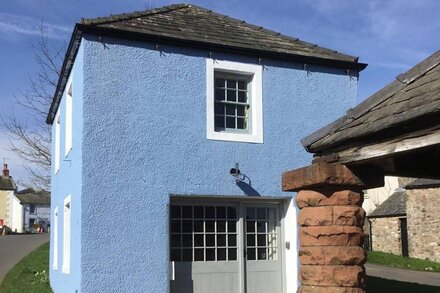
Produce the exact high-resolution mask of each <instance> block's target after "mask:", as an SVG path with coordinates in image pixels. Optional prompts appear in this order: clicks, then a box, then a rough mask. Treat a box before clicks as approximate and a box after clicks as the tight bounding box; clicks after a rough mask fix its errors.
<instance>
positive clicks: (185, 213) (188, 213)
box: [182, 206, 193, 219]
mask: <svg viewBox="0 0 440 293" xmlns="http://www.w3.org/2000/svg"><path fill="white" fill-rule="evenodd" d="M192 217H193V216H192V206H182V218H188V219H191V218H192Z"/></svg>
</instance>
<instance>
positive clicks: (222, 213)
mask: <svg viewBox="0 0 440 293" xmlns="http://www.w3.org/2000/svg"><path fill="white" fill-rule="evenodd" d="M217 219H226V207H217Z"/></svg>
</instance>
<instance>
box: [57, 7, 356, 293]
mask: <svg viewBox="0 0 440 293" xmlns="http://www.w3.org/2000/svg"><path fill="white" fill-rule="evenodd" d="M146 24H149V25H146ZM176 26H177V27H176ZM201 26H202V27H206V28H210V34H205V32H203V33H200V34H201V35H203V40H201V38H202V37H200V35H199V33H198V32H201ZM152 27H153V28H155V29H154V30H151V28H152ZM133 28H135V30H134V31H133ZM214 28H215V29H214ZM156 29H157V30H160V31H161V33H159V32H158V31H157V30H156ZM176 29H177V30H178V31H179V33H176V32H175V31H176ZM216 34H217V35H216ZM152 35H153V36H154V37H152ZM229 35H231V36H232V35H233V36H234V37H231V38H229V39H228V38H225V37H224V36H229ZM245 36H246V37H245ZM219 38H225V39H222V40H221V42H219V41H218V39H219ZM274 38H281V39H276V41H274ZM189 39H190V40H191V41H190V42H189V41H188V40H189ZM216 40H217V41H216ZM237 40H238V42H237ZM249 40H251V41H249ZM252 40H254V42H252ZM234 42H237V43H234ZM280 42H281V43H282V44H283V45H280ZM283 42H284V43H283ZM243 43H244V44H243ZM263 43H264V48H263V47H258V46H260V45H261V44H263ZM283 46H286V47H283ZM286 48H290V49H289V50H293V51H287V50H286ZM306 52H307V53H306ZM306 61H307V62H306ZM364 67H365V65H363V64H360V63H357V59H356V58H354V57H350V56H347V55H343V54H340V53H335V52H334V51H330V50H327V49H323V48H320V47H317V46H314V45H311V44H308V43H305V42H302V41H298V40H295V39H292V38H288V37H285V36H281V37H280V35H279V34H276V33H273V32H269V31H267V30H263V29H261V28H259V27H254V26H251V25H248V24H245V23H243V22H239V21H237V20H234V19H230V18H228V17H225V16H223V15H219V14H216V13H214V12H211V11H208V10H205V9H202V8H199V7H195V6H192V5H175V6H169V7H165V8H161V9H155V10H151V11H146V12H139V13H133V14H124V15H116V16H112V17H108V18H100V19H95V20H84V21H83V22H82V23H81V24H78V25H77V26H76V27H75V31H74V34H73V36H72V42H71V45H70V47H69V51H68V54H67V59H66V61H65V64H64V66H63V74H62V77H61V79H60V82H59V86H58V90H57V92H56V94H55V97H54V102H53V104H52V107H51V109H50V112H49V115H48V122H49V123H51V124H52V125H53V126H52V127H53V131H52V133H53V139H52V141H53V146H52V154H53V156H52V159H53V162H52V206H51V210H52V213H51V254H50V266H51V269H50V280H51V286H52V288H53V289H54V291H55V292H151V293H153V292H161V293H162V292H168V291H169V290H170V291H171V292H213V293H215V292H231V293H234V292H244V288H248V292H255V293H258V292H280V293H281V292H295V291H296V288H297V254H298V251H297V238H296V235H297V232H296V229H297V224H296V209H295V207H294V203H293V201H292V197H291V196H287V197H286V194H283V193H282V191H281V182H280V174H281V173H282V171H283V170H287V169H288V168H291V167H292V166H300V165H302V164H304V163H305V162H307V161H308V160H309V159H310V157H309V156H308V155H306V154H304V152H302V148H301V146H300V145H299V144H295V142H297V141H299V140H300V138H301V137H303V136H305V135H306V134H307V133H309V132H310V131H312V130H314V129H316V126H317V125H321V124H325V123H327V122H329V121H331V120H332V119H334V118H335V117H338V116H339V115H341V114H342V113H343V112H344V111H345V110H347V109H348V108H350V107H351V106H353V105H354V103H355V102H356V96H357V74H358V71H360V70H362V69H363V68H364ZM316 113H322V114H321V115H319V116H317V115H316ZM280 149H283V150H286V149H289V150H291V151H290V152H285V151H284V152H282V153H280V152H279V150H280ZM245 280H246V281H245Z"/></svg>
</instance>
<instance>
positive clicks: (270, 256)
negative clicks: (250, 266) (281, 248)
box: [268, 247, 277, 260]
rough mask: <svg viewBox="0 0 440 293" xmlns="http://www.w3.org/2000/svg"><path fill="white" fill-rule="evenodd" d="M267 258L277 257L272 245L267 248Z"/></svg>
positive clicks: (274, 258)
mask: <svg viewBox="0 0 440 293" xmlns="http://www.w3.org/2000/svg"><path fill="white" fill-rule="evenodd" d="M268 259H270V260H276V259H277V249H276V248H274V247H271V248H269V255H268Z"/></svg>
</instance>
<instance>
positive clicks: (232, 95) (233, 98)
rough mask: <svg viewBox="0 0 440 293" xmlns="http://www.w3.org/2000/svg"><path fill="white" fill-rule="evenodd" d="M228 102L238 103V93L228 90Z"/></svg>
mask: <svg viewBox="0 0 440 293" xmlns="http://www.w3.org/2000/svg"><path fill="white" fill-rule="evenodd" d="M227 100H228V101H230V102H236V101H237V91H235V90H227Z"/></svg>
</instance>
